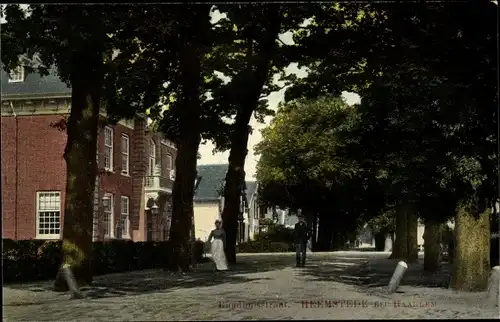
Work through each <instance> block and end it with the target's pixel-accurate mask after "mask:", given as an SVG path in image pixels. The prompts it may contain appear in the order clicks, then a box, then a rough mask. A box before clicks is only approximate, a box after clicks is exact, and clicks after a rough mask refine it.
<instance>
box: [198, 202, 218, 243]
mask: <svg viewBox="0 0 500 322" xmlns="http://www.w3.org/2000/svg"><path fill="white" fill-rule="evenodd" d="M217 219H220V211H219V202H215V201H214V202H199V201H195V202H194V229H195V238H196V239H201V240H202V241H206V240H207V238H208V235H209V234H210V232H211V231H212V230H213V229H214V228H215V227H214V223H215V221H216V220H217Z"/></svg>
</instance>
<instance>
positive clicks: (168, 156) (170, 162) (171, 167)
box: [165, 153, 174, 171]
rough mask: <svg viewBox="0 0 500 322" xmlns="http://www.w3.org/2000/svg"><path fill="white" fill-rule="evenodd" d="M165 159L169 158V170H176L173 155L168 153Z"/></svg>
mask: <svg viewBox="0 0 500 322" xmlns="http://www.w3.org/2000/svg"><path fill="white" fill-rule="evenodd" d="M165 157H166V158H167V169H168V170H169V171H170V170H172V169H173V168H174V165H173V163H172V155H171V154H170V153H167V155H165Z"/></svg>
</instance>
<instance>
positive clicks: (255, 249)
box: [236, 240, 295, 253]
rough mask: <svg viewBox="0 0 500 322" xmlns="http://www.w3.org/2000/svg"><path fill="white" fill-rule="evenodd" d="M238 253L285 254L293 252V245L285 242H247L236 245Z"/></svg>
mask: <svg viewBox="0 0 500 322" xmlns="http://www.w3.org/2000/svg"><path fill="white" fill-rule="evenodd" d="M236 252H238V253H286V252H295V245H294V244H293V243H286V242H266V241H254V240H251V241H248V242H244V243H240V244H238V245H236Z"/></svg>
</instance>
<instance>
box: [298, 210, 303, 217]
mask: <svg viewBox="0 0 500 322" xmlns="http://www.w3.org/2000/svg"><path fill="white" fill-rule="evenodd" d="M297 217H299V218H304V215H303V214H302V209H299V210H297Z"/></svg>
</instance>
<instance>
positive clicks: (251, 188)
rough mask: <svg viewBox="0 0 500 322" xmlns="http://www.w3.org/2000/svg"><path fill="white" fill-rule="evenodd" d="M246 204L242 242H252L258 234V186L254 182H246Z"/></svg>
mask: <svg viewBox="0 0 500 322" xmlns="http://www.w3.org/2000/svg"><path fill="white" fill-rule="evenodd" d="M246 198H247V200H246V202H247V208H246V209H245V216H244V218H245V221H244V223H245V226H246V229H245V236H244V238H243V239H244V240H253V239H254V238H255V235H256V234H257V233H258V232H259V210H260V208H259V202H258V201H259V200H258V184H257V182H255V181H247V182H246Z"/></svg>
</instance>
